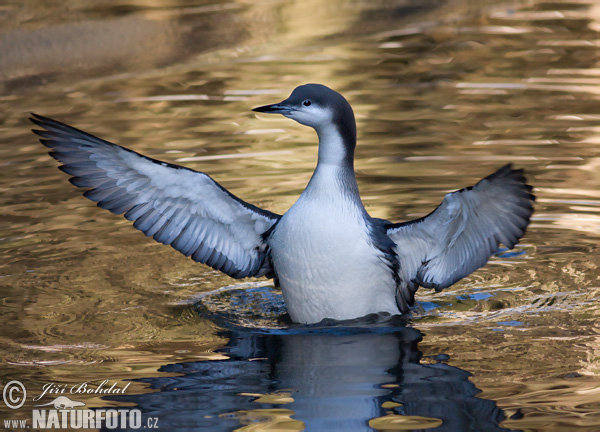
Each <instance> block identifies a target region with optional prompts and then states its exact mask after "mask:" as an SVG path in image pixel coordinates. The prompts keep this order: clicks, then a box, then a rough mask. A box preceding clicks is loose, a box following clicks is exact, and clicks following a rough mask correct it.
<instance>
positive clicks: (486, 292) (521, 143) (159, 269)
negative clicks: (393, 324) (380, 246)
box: [0, 0, 600, 430]
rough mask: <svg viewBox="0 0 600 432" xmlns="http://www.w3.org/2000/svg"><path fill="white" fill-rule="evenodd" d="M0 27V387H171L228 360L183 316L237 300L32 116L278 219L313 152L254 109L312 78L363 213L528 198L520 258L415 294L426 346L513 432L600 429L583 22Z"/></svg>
mask: <svg viewBox="0 0 600 432" xmlns="http://www.w3.org/2000/svg"><path fill="white" fill-rule="evenodd" d="M2 11H3V15H2V16H1V17H0V20H1V22H2V24H3V26H2V30H0V89H1V94H0V107H1V108H2V112H3V116H2V121H1V122H0V143H1V144H0V163H2V166H3V169H2V173H3V175H2V177H0V190H1V194H0V200H1V205H2V214H3V216H2V220H1V224H0V231H1V233H0V238H1V239H0V254H1V257H2V258H1V261H0V269H2V271H1V276H2V278H1V279H0V290H1V291H2V298H3V302H2V317H3V323H4V325H3V326H0V356H1V357H2V361H3V363H4V366H5V367H3V371H2V376H3V378H6V379H3V380H2V381H3V382H4V381H6V380H7V379H8V378H11V377H15V376H19V377H21V378H22V379H23V380H24V381H26V382H28V384H29V385H31V386H32V387H35V386H37V385H41V384H42V383H44V382H49V381H57V382H69V383H71V382H77V381H81V380H84V379H94V380H97V379H100V378H110V379H132V378H136V377H152V376H162V374H161V373H160V372H157V369H158V368H159V367H160V366H162V365H165V364H168V363H178V362H186V361H194V360H217V359H222V358H225V356H224V355H223V354H222V353H220V352H215V351H217V350H218V349H220V348H222V347H223V346H224V345H225V344H227V342H228V340H227V337H226V336H224V335H222V334H221V333H220V332H219V330H220V329H219V327H218V326H217V325H215V324H214V323H212V322H211V321H210V320H209V319H206V318H205V317H202V316H199V315H198V314H197V313H196V312H195V311H194V309H193V308H192V307H191V306H189V300H190V299H194V298H196V297H197V296H198V294H199V293H202V292H205V291H210V290H213V289H216V288H219V287H223V286H226V285H230V284H231V283H232V281H231V280H230V279H229V278H227V277H226V276H223V275H220V274H218V273H216V272H213V271H212V270H210V269H207V268H205V267H203V266H199V265H197V264H194V263H193V262H191V261H190V260H187V259H184V258H183V257H181V256H180V255H179V254H178V253H176V252H174V251H172V250H170V249H169V248H164V247H162V246H161V245H155V244H153V242H152V241H150V240H148V239H146V238H144V237H143V236H142V235H141V234H139V233H138V232H136V231H135V230H133V229H132V228H131V227H130V224H129V222H127V221H125V220H123V219H122V218H119V217H116V216H113V215H110V214H105V213H104V212H102V211H100V210H99V209H97V208H96V207H95V206H94V205H93V204H91V203H90V202H88V201H86V200H85V199H83V198H82V197H81V195H80V193H79V192H78V191H76V190H75V189H74V188H72V187H71V186H70V185H69V184H68V183H67V181H66V178H65V176H64V174H63V173H61V172H59V171H58V170H57V169H56V164H55V163H54V162H53V161H52V160H51V159H50V158H49V157H48V156H47V155H46V153H45V149H44V148H43V147H42V146H40V145H39V144H37V143H36V142H35V140H34V138H33V136H32V135H31V133H30V132H29V130H28V129H29V128H30V125H29V124H28V123H27V121H26V117H27V115H28V113H29V112H31V111H35V112H39V113H41V114H45V115H50V116H54V117H56V118H58V119H60V120H64V121H66V122H69V123H72V124H74V125H75V126H77V127H80V128H82V129H85V130H89V131H90V132H92V133H95V134H97V135H100V136H102V137H104V138H106V139H109V140H112V141H116V142H118V143H120V144H122V145H126V146H129V147H131V148H133V149H135V150H136V151H139V152H142V153H144V154H147V155H149V156H152V157H154V158H158V159H164V160H168V161H172V162H177V163H180V164H184V165H186V166H189V167H190V168H194V169H198V170H202V171H206V172H208V173H210V174H211V176H213V177H214V178H215V179H217V180H218V181H220V182H221V183H222V184H223V185H224V186H225V187H227V188H229V189H231V190H232V191H234V192H235V193H236V195H238V196H240V197H242V198H244V199H246V200H248V201H249V202H252V203H255V204H257V205H259V206H261V207H265V208H268V209H270V210H272V211H275V212H280V213H281V212H284V211H285V210H286V209H287V208H288V207H289V206H290V205H291V204H292V203H293V202H294V200H295V199H296V197H297V196H298V194H299V193H300V192H301V191H302V189H303V188H304V186H305V184H306V182H307V181H308V179H309V178H310V174H311V172H312V169H313V168H314V164H315V155H316V148H315V136H314V133H313V132H312V131H311V130H308V129H307V128H302V127H299V126H298V125H296V124H294V123H291V122H289V121H288V120H286V119H283V118H272V117H269V118H266V117H265V116H260V117H257V116H255V115H254V114H252V113H251V112H250V109H251V108H252V107H255V106H258V105H261V104H265V103H270V102H275V101H278V100H280V99H282V98H284V97H286V96H287V94H289V92H290V91H291V89H293V88H294V87H295V86H296V85H298V84H301V83H304V82H308V81H310V82H323V83H325V84H327V85H330V86H332V87H334V88H335V89H337V90H339V91H341V92H342V93H344V94H345V95H346V96H347V98H348V99H349V100H350V101H351V103H352V105H353V107H354V108H355V111H356V115H357V121H358V127H359V141H360V144H359V147H358V149H357V161H356V167H357V170H358V177H359V183H360V187H361V191H362V194H363V198H364V202H365V205H366V206H367V207H368V209H369V211H370V212H371V213H372V214H373V216H376V217H383V218H388V219H391V220H404V219H411V218H415V217H419V216H422V215H425V214H427V213H428V212H430V211H431V210H432V209H433V208H434V207H435V206H436V205H437V204H438V203H439V202H440V200H441V199H442V197H443V195H444V194H445V193H446V192H448V191H451V190H454V189H457V188H460V187H463V186H466V185H470V184H473V182H475V181H477V180H478V179H479V178H481V177H483V176H485V175H487V174H489V173H490V172H492V171H493V170H494V169H496V168H497V167H498V166H499V165H501V164H504V163H508V162H514V163H515V164H516V165H518V166H520V167H524V168H525V169H526V171H527V173H528V178H530V181H531V183H532V184H534V185H535V186H536V195H537V196H538V201H537V206H536V213H535V216H534V219H533V221H532V224H531V227H530V230H529V233H528V235H527V236H526V237H525V238H524V239H523V242H522V244H521V245H520V248H519V251H522V252H524V254H521V255H508V256H503V254H500V256H498V257H495V258H493V259H492V263H491V265H488V266H487V267H485V268H484V269H482V270H480V271H478V272H477V273H475V274H474V275H473V276H471V277H469V278H467V279H466V280H464V281H463V282H461V283H459V284H457V285H456V286H454V287H452V288H450V289H448V290H446V291H444V292H442V293H432V292H430V291H425V290H423V291H422V292H421V294H420V296H419V301H420V302H421V308H420V309H417V310H416V311H415V316H414V321H413V323H414V326H415V327H417V328H419V329H421V330H422V331H423V332H425V334H426V337H425V339H424V341H423V342H422V343H421V344H420V349H421V350H422V351H423V352H424V355H426V356H427V355H434V354H439V353H446V354H448V355H450V357H451V362H452V365H454V366H456V367H459V368H462V369H464V370H466V371H469V372H471V373H472V374H473V378H472V381H473V383H475V385H476V386H477V387H478V388H480V389H481V390H483V394H482V395H481V397H485V398H488V399H491V400H494V401H496V402H497V404H498V405H499V406H500V407H501V408H503V409H505V410H506V413H507V414H508V417H510V415H512V414H515V413H516V412H517V411H518V410H520V412H521V414H522V418H520V419H509V420H506V421H505V422H504V423H503V425H504V427H510V428H515V429H529V430H536V429H537V430H539V429H540V428H541V427H542V426H540V425H545V426H544V427H548V425H552V428H554V430H560V429H561V428H573V429H575V428H577V427H579V428H581V429H582V430H583V429H585V428H594V427H596V426H598V424H600V418H599V416H598V412H599V411H600V410H598V406H597V402H596V401H597V400H598V395H597V391H598V388H600V380H599V379H598V373H599V365H598V355H599V354H598V353H599V350H600V345H599V340H598V334H599V327H598V324H597V321H598V320H597V319H598V314H599V313H600V309H598V305H597V298H598V294H599V289H600V272H599V270H598V266H600V260H599V259H598V256H599V254H598V246H599V243H600V228H599V227H600V219H599V214H598V212H599V208H600V207H599V202H600V201H599V196H600V195H599V192H598V191H600V174H599V173H600V166H599V160H600V159H599V158H598V145H599V144H600V135H599V131H600V130H599V128H598V124H597V123H598V120H599V119H600V110H599V109H598V94H599V92H598V89H599V88H600V87H599V86H598V85H597V84H598V78H599V76H600V65H599V64H598V58H599V56H598V54H599V51H598V48H599V47H598V41H599V40H600V37H599V35H598V33H599V32H600V6H599V5H598V4H596V3H595V2H593V1H591V0H590V1H589V2H588V1H585V0H584V1H576V2H573V1H566V0H565V1H552V2H546V1H537V0H536V1H533V2H530V1H527V2H525V1H512V2H501V1H493V0H488V1H480V2H472V1H467V0H457V1H452V2H447V3H439V2H435V1H425V2H422V1H421V2H383V1H381V2H354V1H343V0H339V1H334V2H328V3H323V2H317V1H311V2H308V3H307V2H261V1H245V2H235V1H234V2H216V3H214V4H210V5H208V4H197V3H192V2H187V1H170V2H168V3H164V2H147V1H135V2H129V3H127V4H124V3H122V4H121V3H118V2H117V3H111V4H107V3H98V2H95V1H91V0H89V1H87V0H86V1H77V2H66V3H65V2H63V3H61V4H60V5H58V4H56V5H52V4H46V3H45V2H29V3H27V4H26V5H24V6H21V4H20V3H18V2H9V3H7V4H6V5H5V6H3V9H2ZM74 35H76V36H74ZM567 376H568V377H567ZM507 377H510V378H508V379H507ZM134 387H135V391H136V392H145V391H149V390H148V389H147V387H146V386H144V385H143V384H140V383H136V384H135V386H134ZM94 402H95V403H98V404H99V405H98V406H101V405H100V404H102V403H109V402H107V401H100V400H99V399H97V400H94ZM290 407H291V408H290V409H292V410H293V406H292V405H290ZM275 414H276V417H277V416H280V415H281V416H283V417H281V418H280V417H277V419H279V420H277V421H280V420H281V421H282V422H285V421H288V420H286V418H288V417H289V416H293V414H291V413H287V412H286V413H279V412H278V413H274V414H273V415H275ZM288 414H289V415H288ZM286 416H287V417H286ZM301 420H302V419H298V420H295V419H292V420H291V421H292V422H296V421H301ZM373 421H375V420H373ZM294 424H295V425H297V423H294ZM545 430H552V429H545Z"/></svg>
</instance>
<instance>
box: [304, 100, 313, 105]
mask: <svg viewBox="0 0 600 432" xmlns="http://www.w3.org/2000/svg"><path fill="white" fill-rule="evenodd" d="M311 103H312V102H311V101H309V100H308V99H306V100H305V101H304V102H302V105H304V106H310V104H311Z"/></svg>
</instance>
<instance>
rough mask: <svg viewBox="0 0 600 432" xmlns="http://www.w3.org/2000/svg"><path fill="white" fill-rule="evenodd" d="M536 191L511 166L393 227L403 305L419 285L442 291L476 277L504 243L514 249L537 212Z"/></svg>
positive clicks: (519, 172) (391, 230)
mask: <svg viewBox="0 0 600 432" xmlns="http://www.w3.org/2000/svg"><path fill="white" fill-rule="evenodd" d="M531 191H532V187H531V186H529V185H528V184H526V180H525V177H524V176H523V170H513V169H512V166H511V165H510V164H508V165H505V166H504V167H502V168H500V169H499V170H498V171H496V172H495V173H494V174H492V175H490V176H488V177H486V178H484V179H482V180H480V181H479V182H478V183H477V184H476V185H475V186H473V187H469V188H465V189H461V190H459V191H456V192H452V193H449V194H448V195H446V197H445V198H444V200H443V202H442V203H441V204H440V205H439V207H437V208H436V209H435V210H434V211H433V212H432V213H430V214H429V215H428V216H425V217H423V218H420V219H417V220H414V221H410V222H405V223H400V224H391V223H390V224H388V225H387V233H388V235H389V236H390V238H391V239H392V240H393V241H394V242H395V243H396V253H397V254H398V258H399V261H400V271H399V272H400V274H399V276H400V280H401V283H400V285H399V287H398V292H397V295H396V296H397V299H398V304H399V305H401V304H403V303H406V304H409V305H410V304H412V302H413V301H414V300H413V299H414V293H415V291H416V290H417V288H418V287H419V286H423V287H427V288H435V289H436V290H438V291H439V290H441V289H443V288H447V287H449V286H450V285H452V284H453V283H455V282H457V281H458V280H460V279H462V278H464V277H465V276H467V275H469V274H471V273H472V272H473V271H475V270H477V269H478V268H480V267H482V266H483V265H485V263H486V262H487V261H488V259H489V258H490V256H491V255H492V254H494V253H495V252H496V251H497V250H498V246H499V244H500V243H502V244H504V245H505V246H507V247H508V248H513V247H514V246H515V244H516V243H517V242H518V241H519V239H520V238H521V237H523V235H524V234H525V229H526V228H527V225H528V224H529V219H530V217H531V214H532V212H533V201H534V200H535V197H534V196H533V194H532V193H531ZM401 309H404V310H408V307H406V306H405V307H404V308H402V307H401Z"/></svg>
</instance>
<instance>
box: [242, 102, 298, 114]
mask: <svg viewBox="0 0 600 432" xmlns="http://www.w3.org/2000/svg"><path fill="white" fill-rule="evenodd" d="M252 111H256V112H264V113H268V114H287V113H290V112H292V111H293V108H292V107H291V106H289V105H287V104H285V103H283V102H280V103H276V104H273V105H263V106H260V107H257V108H254V109H253V110H252Z"/></svg>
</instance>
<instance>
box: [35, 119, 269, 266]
mask: <svg viewBox="0 0 600 432" xmlns="http://www.w3.org/2000/svg"><path fill="white" fill-rule="evenodd" d="M31 121H32V122H33V123H35V124H36V125H38V126H41V127H42V128H44V129H45V130H34V132H35V133H36V134H37V135H39V136H40V137H41V139H40V141H41V142H42V144H44V145H45V146H47V147H49V148H51V149H52V151H51V152H50V155H51V156H52V157H53V158H55V159H56V160H58V161H59V162H62V163H63V165H62V166H60V169H61V170H62V171H64V172H65V173H67V174H70V175H71V176H73V177H72V178H71V179H69V180H70V182H71V183H72V184H74V185H75V186H77V187H82V188H89V190H88V191H86V192H85V193H84V196H85V197H87V198H89V199H90V200H92V201H96V202H97V203H98V206H99V207H102V208H104V209H107V210H109V211H111V212H112V213H115V214H123V213H124V214H125V217H126V218H127V219H129V220H131V221H134V224H133V226H134V227H135V228H137V229H139V230H140V231H142V232H143V233H144V234H146V236H152V237H153V238H154V240H156V241H158V242H160V243H163V244H166V245H171V247H173V248H174V249H176V250H178V251H179V252H181V253H182V254H184V255H186V256H191V257H192V259H193V260H194V261H198V262H201V263H204V264H207V265H209V266H211V267H212V268H214V269H216V270H220V271H222V272H223V273H226V274H228V275H229V276H231V277H234V278H243V277H248V276H264V275H269V274H271V273H272V269H271V268H270V263H269V260H268V259H267V258H266V254H267V251H266V245H265V243H264V239H263V236H262V234H263V233H265V232H266V231H267V230H268V229H269V228H271V226H273V224H275V222H277V220H278V219H279V217H280V216H279V215H277V214H275V213H271V212H269V211H266V210H262V209H259V208H258V207H255V206H253V205H251V204H248V203H246V202H244V201H242V200H240V199H239V198H237V197H236V196H234V195H232V194H231V193H229V192H228V191H227V190H226V189H224V188H223V187H222V186H221V185H219V184H218V183H217V182H215V181H214V180H213V179H212V178H210V177H209V176H208V175H206V174H204V173H202V172H198V171H194V170H191V169H188V168H185V167H182V166H178V165H173V164H169V163H166V162H161V161H158V160H155V159H151V158H148V157H146V156H143V155H141V154H139V153H136V152H134V151H132V150H129V149H126V148H124V147H120V146H118V145H116V144H112V143H110V142H108V141H104V140H102V139H100V138H97V137H95V136H93V135H90V134H88V133H86V132H83V131H80V130H78V129H75V128H73V127H71V126H68V125H66V124H64V123H60V122H58V121H55V120H52V119H49V118H46V117H42V116H40V115H36V114H33V115H32V118H31Z"/></svg>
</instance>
